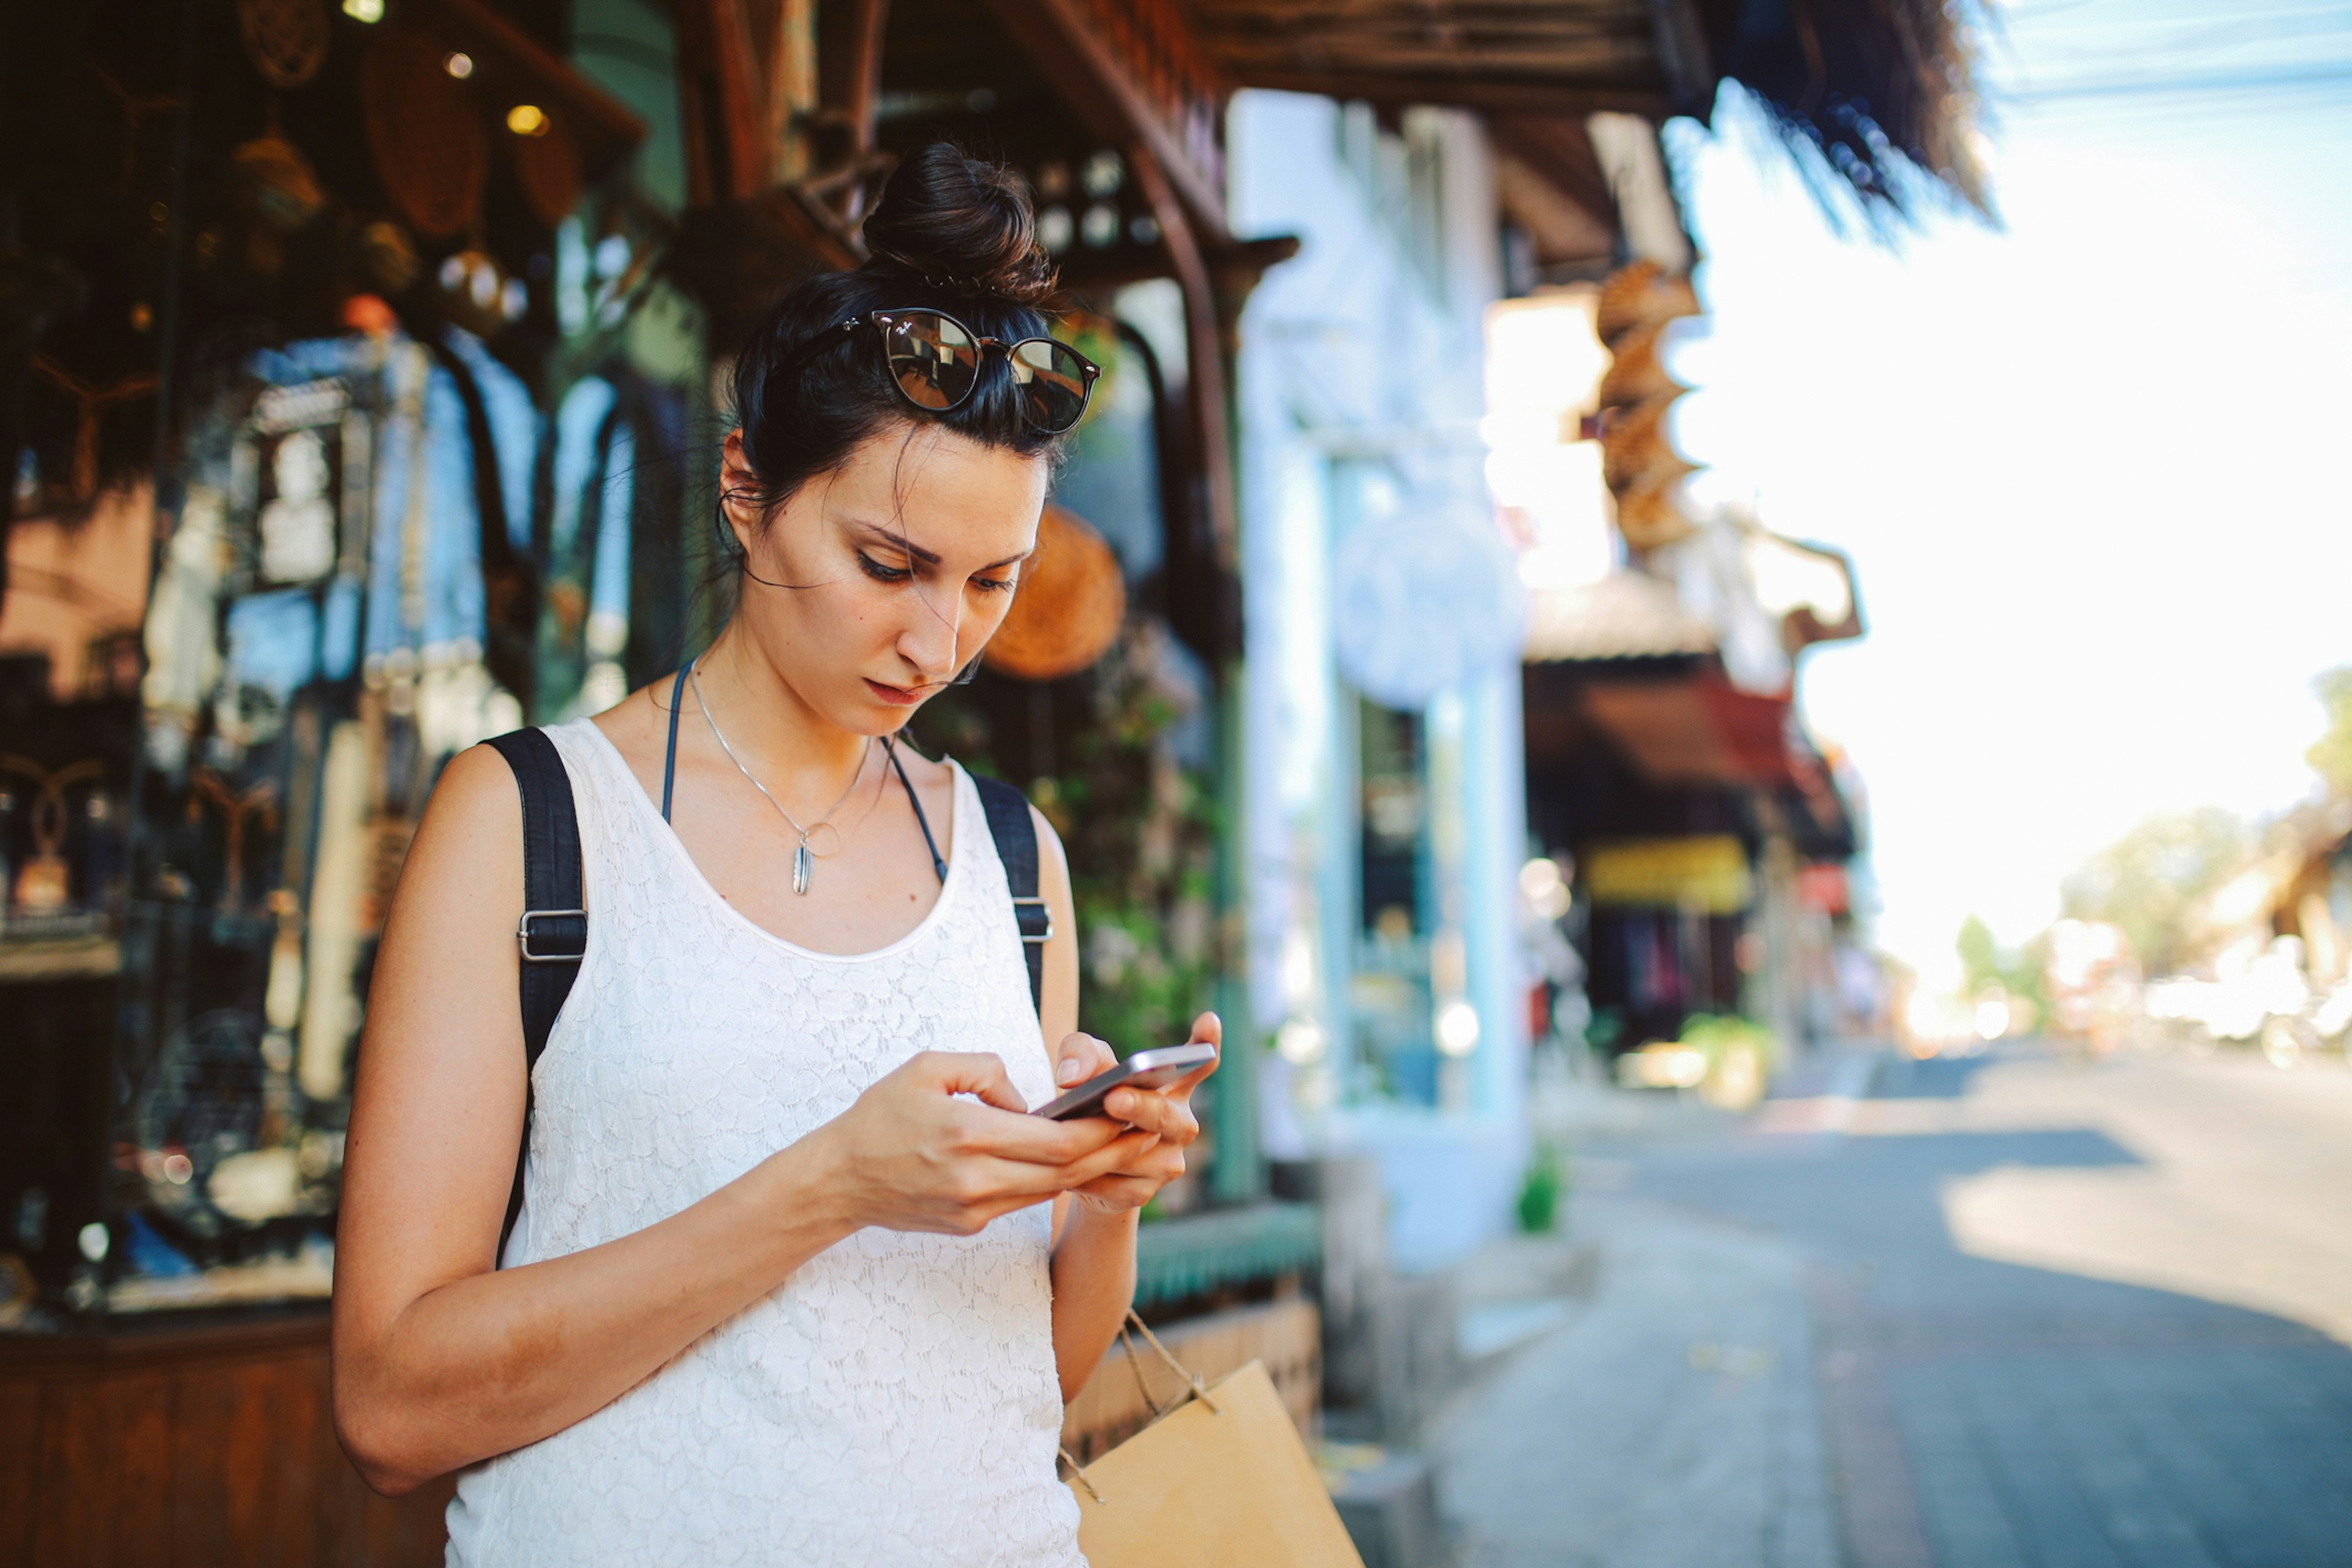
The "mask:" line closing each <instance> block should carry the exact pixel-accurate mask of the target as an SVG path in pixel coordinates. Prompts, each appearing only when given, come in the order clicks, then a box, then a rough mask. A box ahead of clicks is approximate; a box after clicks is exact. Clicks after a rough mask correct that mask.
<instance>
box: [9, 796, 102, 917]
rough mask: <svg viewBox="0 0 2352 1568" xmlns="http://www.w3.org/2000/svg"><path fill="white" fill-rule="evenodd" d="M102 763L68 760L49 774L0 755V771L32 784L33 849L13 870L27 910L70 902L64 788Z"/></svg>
mask: <svg viewBox="0 0 2352 1568" xmlns="http://www.w3.org/2000/svg"><path fill="white" fill-rule="evenodd" d="M105 772H106V764H104V763H100V762H98V761H96V760H95V759H91V760H88V761H84V762H79V763H69V764H68V765H67V766H65V767H62V768H58V770H56V771H55V772H54V773H53V772H51V771H50V770H49V769H47V768H45V767H43V766H41V765H40V764H39V763H36V762H32V761H30V760H28V759H26V758H24V757H0V773H16V774H17V775H18V776H19V777H22V778H26V779H29V780H31V781H32V783H33V786H34V791H35V793H34V795H33V811H32V827H33V852H32V853H31V854H30V855H27V856H26V858H25V862H24V864H23V865H22V866H20V867H18V868H17V869H16V888H15V889H14V891H15V898H16V907H17V909H19V910H23V911H24V912H25V913H26V914H28V915H51V914H56V913H57V912H58V911H59V910H63V909H64V908H66V906H67V905H68V904H70V903H71V902H72V901H73V888H72V882H71V872H70V871H69V869H68V867H67V864H66V857H65V847H66V790H67V789H68V787H69V786H71V785H74V784H80V783H82V782H83V781H84V780H86V779H94V778H99V777H100V776H102V775H103V774H104V773H105Z"/></svg>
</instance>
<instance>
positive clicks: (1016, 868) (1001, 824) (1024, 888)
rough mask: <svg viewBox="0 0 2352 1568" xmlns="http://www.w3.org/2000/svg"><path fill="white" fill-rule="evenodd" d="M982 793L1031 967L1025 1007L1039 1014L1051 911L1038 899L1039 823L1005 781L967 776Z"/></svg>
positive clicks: (990, 832)
mask: <svg viewBox="0 0 2352 1568" xmlns="http://www.w3.org/2000/svg"><path fill="white" fill-rule="evenodd" d="M971 782H972V785H973V787H974V788H976V789H978V790H979V791H980V805H981V809H982V811H985V812H986V813H987V814H988V836H989V837H991V838H993V839H995V840H996V858H998V859H999V860H1002V861H1003V863H1004V879H1005V881H1006V882H1007V883H1009V884H1010V885H1011V887H1012V889H1013V919H1014V920H1015V921H1017V922H1018V923H1019V924H1020V927H1021V956H1022V957H1023V959H1024V960H1025V961H1027V963H1028V965H1029V1005H1031V1006H1033V1007H1035V1008H1036V1009H1038V1010H1039V1011H1040V1012H1043V1011H1044V1010H1045V943H1046V942H1047V940H1048V939H1049V938H1051V937H1052V936H1053V934H1054V911H1053V910H1049V909H1047V908H1046V907H1045V900H1044V899H1043V898H1040V897H1039V896H1038V893H1037V823H1036V820H1035V819H1034V817H1032V816H1030V815H1029V797H1028V796H1027V795H1023V794H1022V793H1021V791H1020V789H1019V788H1018V787H1016V786H1015V785H1013V784H1007V783H1005V782H1004V781H1003V779H986V778H982V777H981V776H980V775H979V774H978V773H973V774H971Z"/></svg>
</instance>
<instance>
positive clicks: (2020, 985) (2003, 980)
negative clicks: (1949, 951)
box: [1953, 915, 2050, 1018]
mask: <svg viewBox="0 0 2352 1568" xmlns="http://www.w3.org/2000/svg"><path fill="white" fill-rule="evenodd" d="M1953 945H1954V946H1956V947H1957V948H1958V950H1959V954H1960V969H1961V972H1962V973H1965V974H1966V975H1967V976H1968V990H1969V994H1970V995H1972V996H1973V995H1976V994H1979V993H1981V992H1982V991H1983V990H1984V989H1985V988H1986V987H1987V986H1989V985H1998V986H2000V988H2001V990H2003V991H2005V992H2007V993H2008V994H2009V996H2010V999H2011V1002H2012V1003H2013V1004H2014V1003H2024V1004H2025V1005H2027V1006H2028V1007H2029V1008H2030V1009H2031V1016H2032V1017H2034V1018H2039V1017H2042V1016H2047V1014H2048V1012H2049V1006H2050V999H2049V997H2048V995H2047V994H2046V992H2047V990H2048V985H2047V984H2046V982H2045V980H2044V977H2043V973H2042V972H2043V970H2044V968H2045V967H2046V966H2047V965H2046V959H2047V957H2048V954H2047V953H2046V952H2044V951H2043V949H2044V943H2043V941H2042V938H2041V937H2040V936H2036V937H2035V938H2034V939H2033V940H2032V941H2031V942H2027V943H2026V944H2025V945H2024V946H2023V947H2020V948H2004V947H2002V946H2001V945H2000V942H1997V941H1995V940H1994V938H1993V934H1992V928H1991V927H1990V926H1989V925H1987V924H1985V923H1984V921H1981V920H1979V919H1978V918H1977V917H1976V916H1975V915H1970V916H1969V918H1968V919H1966V920H1964V921H1961V922H1960V934H1959V937H1958V940H1957V941H1956V942H1954V944H1953Z"/></svg>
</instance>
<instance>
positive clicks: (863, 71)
mask: <svg viewBox="0 0 2352 1568" xmlns="http://www.w3.org/2000/svg"><path fill="white" fill-rule="evenodd" d="M889 25H890V0H857V10H856V21H855V22H854V23H853V24H852V26H854V27H855V28H856V40H857V41H856V55H855V56H854V57H853V59H852V63H851V65H850V68H849V84H848V85H849V93H848V97H847V99H846V100H845V107H846V109H847V110H848V113H849V132H850V137H851V140H852V142H853V143H854V144H855V146H856V150H857V151H858V152H860V153H868V152H871V151H873V149H874V117H875V111H876V109H877V106H878V105H879V104H880V103H881V101H882V36H883V33H884V32H885V30H886V29H887V27H888V26H889Z"/></svg>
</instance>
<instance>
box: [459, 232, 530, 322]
mask: <svg viewBox="0 0 2352 1568" xmlns="http://www.w3.org/2000/svg"><path fill="white" fill-rule="evenodd" d="M437 280H438V281H439V283H440V285H441V309H442V310H443V312H444V313H446V315H447V316H448V318H449V319H450V320H451V321H455V322H457V325H459V326H461V327H463V328H465V329H466V330H467V331H469V332H471V333H473V334H474V335H475V336H476V337H478V338H494V337H496V336H498V334H499V332H500V331H503V330H504V329H505V328H506V326H507V324H508V323H509V322H510V321H519V320H520V319H521V317H522V314H523V311H524V310H526V309H528V308H529V305H530V296H529V294H528V293H527V292H526V291H525V290H524V289H523V286H522V280H521V279H519V278H514V277H511V276H509V274H508V272H507V269H506V268H503V267H501V266H499V258H497V257H495V256H492V255H491V254H490V253H489V252H488V251H487V250H478V249H467V250H460V251H458V252H457V254H455V255H454V256H448V257H445V258H442V262H441V270H440V273H439V275H438V279H437Z"/></svg>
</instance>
